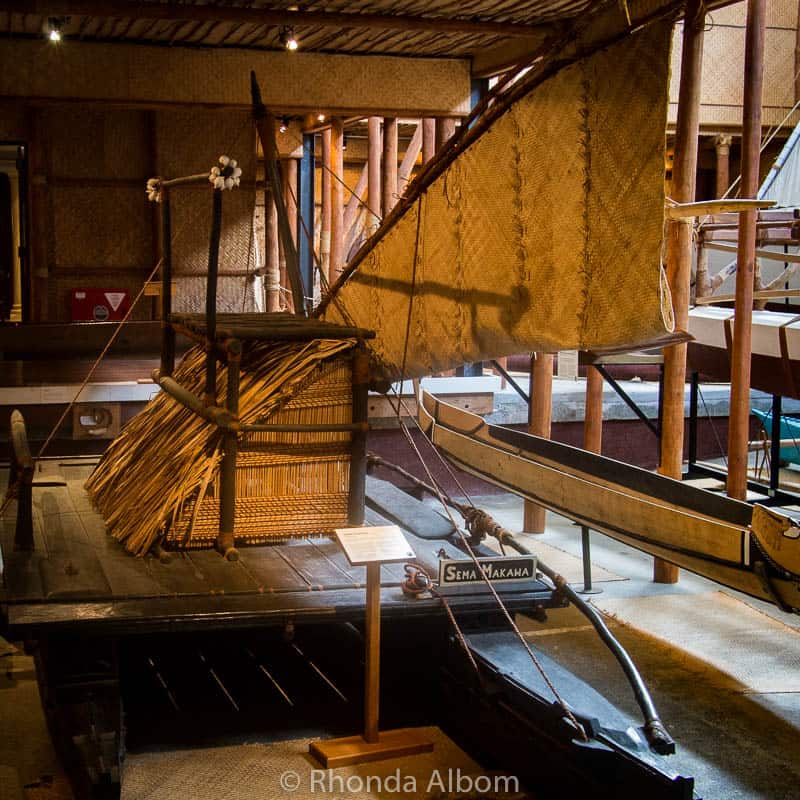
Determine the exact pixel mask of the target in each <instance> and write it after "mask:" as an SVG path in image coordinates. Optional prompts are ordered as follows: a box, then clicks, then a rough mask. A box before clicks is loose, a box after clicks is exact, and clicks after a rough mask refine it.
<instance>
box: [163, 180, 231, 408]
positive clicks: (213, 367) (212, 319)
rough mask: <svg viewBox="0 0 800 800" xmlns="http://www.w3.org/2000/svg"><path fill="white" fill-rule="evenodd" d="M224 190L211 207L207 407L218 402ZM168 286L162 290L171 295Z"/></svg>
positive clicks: (216, 193)
mask: <svg viewBox="0 0 800 800" xmlns="http://www.w3.org/2000/svg"><path fill="white" fill-rule="evenodd" d="M222 191H223V190H222V189H214V193H213V201H212V207H211V237H210V240H209V244H208V278H207V280H206V388H205V402H206V405H209V406H213V405H215V404H216V402H217V354H216V352H215V346H216V338H217V274H218V272H219V240H220V235H221V233H222ZM170 289H171V286H170V285H167V286H166V287H164V288H163V289H162V291H164V294H169V291H170Z"/></svg>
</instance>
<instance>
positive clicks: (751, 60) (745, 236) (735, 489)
mask: <svg viewBox="0 0 800 800" xmlns="http://www.w3.org/2000/svg"><path fill="white" fill-rule="evenodd" d="M765 16H766V8H765V2H764V0H748V3H747V27H746V30H745V61H744V105H743V109H742V181H741V194H742V196H743V197H745V198H747V197H755V196H756V193H757V192H758V178H759V162H760V149H761V93H762V88H763V84H764V31H765V27H766V20H765ZM757 217H758V212H757V211H756V210H749V211H744V212H742V213H741V214H740V215H739V253H738V257H737V269H736V303H735V306H734V308H735V309H736V314H735V317H734V321H733V354H732V356H731V400H730V416H729V423H728V484H727V491H728V495H729V496H730V497H735V498H737V499H744V498H745V497H746V494H747V459H748V455H747V443H748V441H749V438H750V437H749V435H748V431H749V426H750V349H751V340H752V324H753V319H752V313H753V275H754V269H755V258H756V220H757Z"/></svg>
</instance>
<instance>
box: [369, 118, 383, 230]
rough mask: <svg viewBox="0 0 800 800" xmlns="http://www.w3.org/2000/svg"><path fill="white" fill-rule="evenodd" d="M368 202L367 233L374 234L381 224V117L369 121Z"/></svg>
mask: <svg viewBox="0 0 800 800" xmlns="http://www.w3.org/2000/svg"><path fill="white" fill-rule="evenodd" d="M367 130H368V137H369V139H368V147H369V152H368V154H367V183H368V188H367V204H368V206H369V210H370V216H369V219H368V221H367V235H369V234H372V233H373V232H374V231H376V230H377V229H378V226H379V225H380V224H381V150H382V148H383V145H382V144H381V119H380V117H370V118H369V122H368V123H367Z"/></svg>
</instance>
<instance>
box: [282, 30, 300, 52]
mask: <svg viewBox="0 0 800 800" xmlns="http://www.w3.org/2000/svg"><path fill="white" fill-rule="evenodd" d="M278 38H279V39H280V42H281V44H282V45H283V46H284V47H285V48H286V49H287V50H290V51H292V52H293V51H295V50H297V39H296V38H295V35H294V30H293V29H292V28H290V27H289V26H288V25H287V26H284V27H283V28H281V32H280V34H278Z"/></svg>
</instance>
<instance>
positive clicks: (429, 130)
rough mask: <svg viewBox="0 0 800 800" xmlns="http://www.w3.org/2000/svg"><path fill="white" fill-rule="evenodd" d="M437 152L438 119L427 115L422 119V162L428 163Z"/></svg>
mask: <svg viewBox="0 0 800 800" xmlns="http://www.w3.org/2000/svg"><path fill="white" fill-rule="evenodd" d="M435 153H436V120H435V119H433V117H425V118H424V119H423V120H422V163H423V164H427V163H428V162H429V161H430V160H431V159H432V158H433V156H434V154H435Z"/></svg>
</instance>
